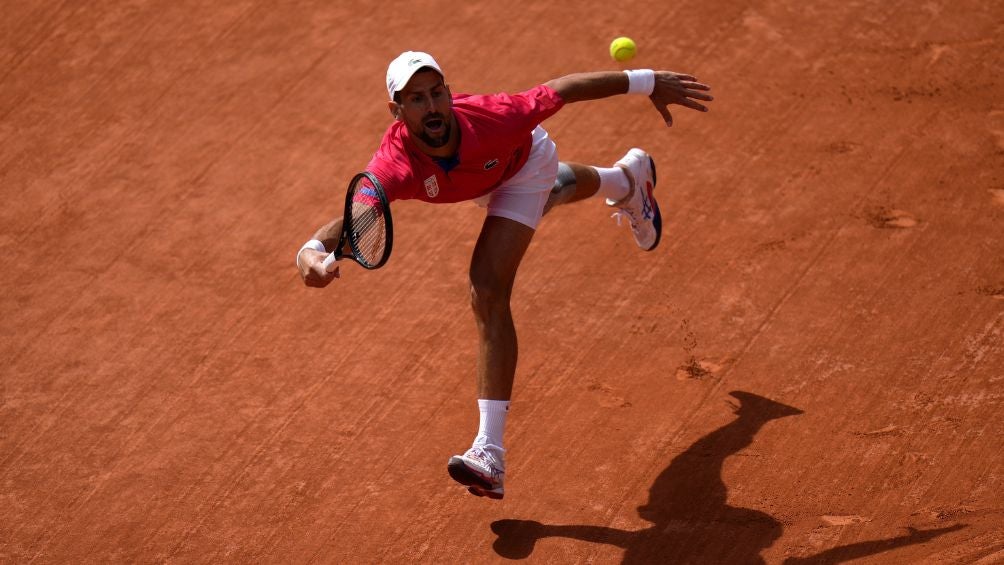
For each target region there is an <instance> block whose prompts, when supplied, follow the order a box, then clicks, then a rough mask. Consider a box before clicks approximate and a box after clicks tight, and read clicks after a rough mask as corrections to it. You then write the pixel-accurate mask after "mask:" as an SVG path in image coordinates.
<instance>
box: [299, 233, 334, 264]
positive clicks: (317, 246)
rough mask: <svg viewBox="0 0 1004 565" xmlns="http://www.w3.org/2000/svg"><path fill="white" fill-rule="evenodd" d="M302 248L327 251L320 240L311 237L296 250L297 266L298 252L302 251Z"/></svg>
mask: <svg viewBox="0 0 1004 565" xmlns="http://www.w3.org/2000/svg"><path fill="white" fill-rule="evenodd" d="M304 249H313V250H314V251H320V252H321V253H326V252H327V251H328V250H327V249H325V248H324V244H323V243H321V240H319V239H312V240H310V241H308V242H307V243H304V244H303V247H301V248H300V250H299V251H297V252H296V266H297V267H299V266H300V253H302V252H303V250H304Z"/></svg>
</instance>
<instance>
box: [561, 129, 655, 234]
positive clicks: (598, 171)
mask: <svg viewBox="0 0 1004 565" xmlns="http://www.w3.org/2000/svg"><path fill="white" fill-rule="evenodd" d="M655 184H656V174H655V161H654V160H653V159H652V157H651V156H649V154H648V153H646V152H644V151H642V150H641V149H637V148H634V149H631V150H630V151H628V152H627V154H626V155H624V157H621V159H620V160H618V161H617V163H615V164H614V166H613V167H607V168H604V167H592V166H588V165H582V164H579V163H566V162H562V163H560V164H559V166H558V176H557V178H556V179H555V181H554V187H553V188H552V189H551V194H550V196H549V198H548V201H547V206H546V207H545V209H544V211H545V213H546V212H547V211H549V210H550V209H551V208H553V207H554V206H557V205H559V204H568V203H571V202H577V201H579V200H584V199H586V198H589V197H590V196H592V195H594V194H599V195H600V196H603V197H604V198H606V202H607V205H608V206H612V207H615V208H617V212H615V214H614V216H615V217H617V221H618V224H619V223H620V218H621V217H626V218H627V219H628V221H629V222H630V224H631V232H632V233H633V234H634V238H635V242H636V243H637V244H638V247H641V248H642V249H644V250H645V251H651V250H653V249H655V247H656V246H657V245H659V240H660V239H661V237H662V215H661V213H660V212H659V204H658V203H657V202H656V200H655V195H654V190H655Z"/></svg>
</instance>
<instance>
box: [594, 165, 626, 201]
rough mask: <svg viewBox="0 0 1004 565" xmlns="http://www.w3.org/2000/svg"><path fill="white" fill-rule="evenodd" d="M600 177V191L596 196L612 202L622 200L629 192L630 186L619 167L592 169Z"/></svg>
mask: <svg viewBox="0 0 1004 565" xmlns="http://www.w3.org/2000/svg"><path fill="white" fill-rule="evenodd" d="M593 170H595V171H596V172H597V173H598V174H599V175H600V190H599V191H597V194H599V195H600V196H602V197H604V198H609V199H610V200H613V201H614V202H617V201H618V200H622V199H623V198H624V197H625V196H627V195H628V192H631V184H630V181H628V178H627V175H626V174H624V169H622V168H620V167H606V168H605V167H593Z"/></svg>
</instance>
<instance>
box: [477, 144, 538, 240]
mask: <svg viewBox="0 0 1004 565" xmlns="http://www.w3.org/2000/svg"><path fill="white" fill-rule="evenodd" d="M557 176H558V148H557V147H556V146H555V145H554V142H553V141H551V138H550V137H548V136H547V132H546V131H544V128H542V127H540V126H537V128H536V129H535V130H533V143H532V145H531V147H530V157H529V158H527V160H526V163H524V164H523V168H521V169H520V170H519V172H518V173H516V174H515V175H513V177H512V178H511V179H509V180H507V181H505V182H504V183H502V184H501V185H500V186H499V187H498V188H496V189H495V190H493V191H491V192H489V193H488V194H485V195H484V196H480V197H478V198H475V199H474V202H475V203H476V204H477V205H478V206H481V207H482V208H488V215H489V216H501V217H503V218H509V219H510V220H513V221H516V222H519V223H521V224H523V225H525V226H529V227H531V228H533V229H537V224H538V223H539V222H540V217H541V216H542V215H543V214H544V205H545V204H547V198H548V196H550V194H551V188H553V187H554V179H555V178H556V177H557Z"/></svg>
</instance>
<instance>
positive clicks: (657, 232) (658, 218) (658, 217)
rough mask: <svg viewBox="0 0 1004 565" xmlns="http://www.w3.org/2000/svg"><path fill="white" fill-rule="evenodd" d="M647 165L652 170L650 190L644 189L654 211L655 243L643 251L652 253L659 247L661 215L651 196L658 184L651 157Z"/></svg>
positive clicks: (656, 203)
mask: <svg viewBox="0 0 1004 565" xmlns="http://www.w3.org/2000/svg"><path fill="white" fill-rule="evenodd" d="M648 164H649V167H651V168H652V188H651V190H648V188H647V187H646V190H648V199H649V200H650V201H651V202H652V210H654V211H655V218H653V219H652V225H654V226H655V243H653V244H652V247H649V248H648V249H646V250H645V251H652V250H653V249H655V248H656V247H659V240H661V239H662V214H661V213H660V212H659V203H658V202H656V201H655V195H654V194H653V193H654V192H655V185H656V184H658V183H659V178H658V176H656V173H655V159H653V158H652V156H651V155H649V157H648Z"/></svg>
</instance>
